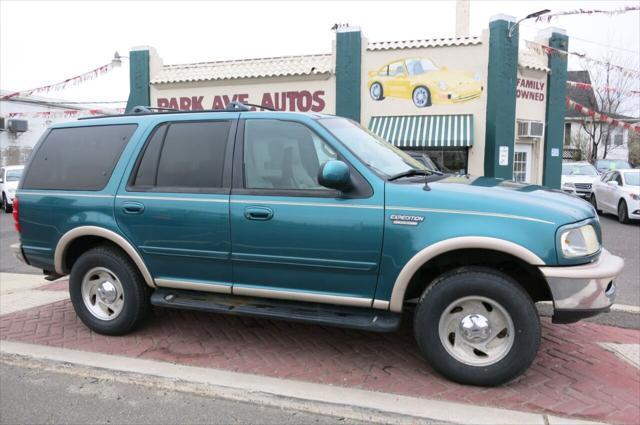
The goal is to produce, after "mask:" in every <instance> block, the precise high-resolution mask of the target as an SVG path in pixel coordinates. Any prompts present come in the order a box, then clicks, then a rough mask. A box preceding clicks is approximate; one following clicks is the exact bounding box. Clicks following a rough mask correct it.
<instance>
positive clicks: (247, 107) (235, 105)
mask: <svg viewBox="0 0 640 425" xmlns="http://www.w3.org/2000/svg"><path fill="white" fill-rule="evenodd" d="M252 107H254V108H260V109H264V110H267V111H275V109H272V108H269V107H267V106H262V105H255V104H253V103H242V102H236V101H233V102H229V103H227V105H226V106H225V107H224V109H198V110H195V111H192V110H180V109H174V108H156V107H152V106H142V105H138V106H135V107H133V109H132V110H131V112H129V113H125V114H117V115H102V116H99V117H96V116H91V117H81V118H78V120H88V119H96V118H110V117H130V116H133V115H155V114H193V113H201V112H249V111H251V108H252Z"/></svg>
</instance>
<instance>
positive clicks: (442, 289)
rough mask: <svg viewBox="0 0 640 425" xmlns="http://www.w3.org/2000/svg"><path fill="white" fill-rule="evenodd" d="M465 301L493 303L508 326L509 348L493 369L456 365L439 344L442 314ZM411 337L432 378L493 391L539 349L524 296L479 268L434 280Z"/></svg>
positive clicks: (532, 311)
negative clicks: (510, 326)
mask: <svg viewBox="0 0 640 425" xmlns="http://www.w3.org/2000/svg"><path fill="white" fill-rule="evenodd" d="M471 296H474V297H484V298H487V299H491V300H492V301H495V302H497V303H499V304H500V305H501V306H502V307H503V308H504V310H505V311H506V312H507V313H508V315H509V316H510V318H511V320H512V323H513V327H514V335H513V338H512V340H513V345H511V347H510V348H508V349H505V350H506V352H505V354H504V357H502V358H500V359H496V360H497V361H496V362H495V363H493V364H488V365H483V366H475V365H470V364H467V363H464V362H462V361H459V360H458V359H456V358H455V357H454V356H453V355H451V354H450V353H449V351H447V349H446V348H445V347H444V345H443V343H442V341H441V339H440V335H439V323H440V318H441V317H442V315H443V313H444V311H445V309H447V307H449V306H450V305H451V304H452V303H454V302H455V301H457V300H460V299H461V298H464V297H471ZM485 308H486V307H485ZM454 310H455V309H454ZM458 311H462V310H458ZM489 311H490V310H489ZM414 332H415V337H416V340H417V342H418V346H419V347H420V350H421V351H422V354H423V355H424V357H425V358H426V360H427V361H428V362H429V364H431V366H432V367H433V368H434V369H435V370H436V371H437V372H439V373H441V374H442V375H444V376H445V377H447V378H449V379H451V380H453V381H456V382H459V383H461V384H469V385H481V386H495V385H500V384H504V383H506V382H509V381H511V380H512V379H514V378H516V377H517V376H519V375H520V374H522V373H523V372H524V371H525V370H526V369H527V368H528V367H529V366H530V365H531V363H532V362H533V360H534V359H535V357H536V354H537V352H538V347H539V346H540V319H539V317H538V312H537V310H536V308H535V305H534V303H533V301H532V300H531V297H529V294H527V293H526V292H525V291H524V289H523V288H522V287H521V286H520V285H518V283H517V282H515V281H514V280H513V279H512V278H510V277H509V276H507V275H505V274H503V273H501V272H498V271H496V270H493V269H489V268H482V267H462V268H459V269H456V270H453V271H451V272H448V273H445V274H443V275H442V276H440V277H438V278H437V279H436V280H435V281H434V282H433V283H432V284H431V285H430V286H429V287H428V288H427V289H426V290H425V291H424V293H423V294H422V296H421V297H420V300H419V302H418V306H417V308H416V311H415V316H414ZM499 333H502V332H499ZM498 336H499V335H498ZM449 337H450V335H449ZM503 337H504V336H503ZM460 338H462V336H460Z"/></svg>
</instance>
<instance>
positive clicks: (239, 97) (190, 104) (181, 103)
mask: <svg viewBox="0 0 640 425" xmlns="http://www.w3.org/2000/svg"><path fill="white" fill-rule="evenodd" d="M232 101H236V102H242V103H253V104H256V105H261V106H264V107H265V108H269V109H275V110H276V111H297V112H309V111H313V112H322V111H324V109H325V106H326V102H325V92H324V90H316V91H308V90H299V91H282V92H264V93H262V94H261V95H259V96H258V98H255V97H254V96H252V95H250V94H249V93H237V94H233V95H226V94H223V95H213V96H199V95H196V96H180V97H158V98H157V101H156V106H157V107H159V108H172V109H180V110H191V111H196V110H202V109H224V107H225V106H226V105H227V104H228V103H229V102H232ZM252 109H253V110H255V109H256V108H252Z"/></svg>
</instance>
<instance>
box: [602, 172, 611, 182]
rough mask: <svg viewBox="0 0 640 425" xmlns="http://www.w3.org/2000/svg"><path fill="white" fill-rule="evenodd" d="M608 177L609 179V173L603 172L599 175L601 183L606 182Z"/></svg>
mask: <svg viewBox="0 0 640 425" xmlns="http://www.w3.org/2000/svg"><path fill="white" fill-rule="evenodd" d="M609 179H611V173H604V174H603V175H602V177H600V180H601V181H602V183H606V182H608V181H609Z"/></svg>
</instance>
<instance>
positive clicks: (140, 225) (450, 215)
mask: <svg viewBox="0 0 640 425" xmlns="http://www.w3.org/2000/svg"><path fill="white" fill-rule="evenodd" d="M136 111H137V113H132V114H130V115H124V116H115V117H103V118H91V119H85V120H78V121H75V122H70V123H64V124H56V125H54V126H53V127H52V128H51V129H50V130H48V131H47V132H46V134H44V135H43V137H42V139H41V140H40V142H39V143H38V145H37V146H36V148H35V149H34V151H33V154H32V156H31V159H30V161H29V163H28V165H27V167H26V169H25V172H24V175H23V178H22V180H21V183H20V186H19V188H18V191H17V196H16V198H15V200H14V212H13V213H14V218H15V224H16V228H17V229H18V231H19V232H20V244H16V245H14V246H13V249H14V251H15V253H16V254H17V255H18V257H20V258H21V259H22V260H23V261H25V262H26V263H28V264H30V265H32V266H33V267H37V268H40V269H43V270H44V273H45V274H46V275H48V276H49V278H50V279H53V278H56V277H59V276H63V275H67V274H68V275H70V279H69V290H70V295H71V301H72V303H73V306H74V307H75V311H76V313H77V314H78V316H79V317H80V319H81V320H82V321H83V322H84V323H85V324H86V325H87V326H88V327H89V328H91V329H92V330H94V331H95V332H98V333H102V334H109V335H121V334H125V333H127V332H130V331H132V330H133V329H134V328H135V327H137V326H138V325H140V324H141V323H142V322H143V321H144V319H145V317H146V316H148V315H149V313H150V310H151V306H152V305H153V306H158V307H167V308H179V309H190V310H199V311H205V312H215V313H225V314H235V315H248V316H254V317H266V318H277V319H286V320H293V321H298V322H309V323H318V324H323V325H335V326H343V327H349V328H355V329H362V330H370V331H379V332H388V331H394V330H396V329H397V328H398V326H399V325H400V322H401V318H402V317H403V315H404V316H405V317H411V318H412V321H413V330H414V332H415V338H416V340H417V343H418V346H419V347H420V350H421V352H422V353H423V355H424V357H425V358H426V360H427V361H428V362H429V363H430V364H431V365H432V366H433V367H434V368H435V369H436V370H437V371H439V372H440V373H442V374H443V375H445V376H447V377H449V378H451V379H453V380H456V381H458V382H462V383H468V384H476V385H497V384H501V383H504V382H507V381H509V380H511V379H513V378H514V377H516V376H518V375H519V374H521V373H522V372H523V371H524V370H526V368H527V367H528V366H529V365H530V364H531V362H532V361H533V359H534V357H535V355H536V352H537V350H538V346H539V343H540V321H539V318H538V314H537V310H536V308H535V305H534V303H536V302H538V301H552V302H553V308H554V315H553V321H554V322H556V323H570V322H574V321H576V320H579V319H580V318H583V317H587V316H592V315H594V314H597V313H599V312H603V311H606V310H607V309H608V308H609V307H610V305H611V303H612V302H613V298H614V294H615V285H614V279H615V278H616V276H617V275H618V274H619V273H620V270H621V269H622V267H623V260H622V259H620V258H618V257H615V256H613V255H611V254H610V253H609V252H607V251H606V250H605V249H604V248H602V242H601V241H602V238H601V231H600V224H599V221H598V216H597V215H596V212H595V211H594V209H593V207H592V206H591V205H590V204H588V203H587V202H585V201H583V200H580V199H576V198H575V197H572V196H570V195H567V194H564V193H562V192H561V191H557V190H549V189H545V188H543V187H540V186H534V185H524V184H518V183H515V182H512V181H505V180H500V179H493V178H484V177H478V178H474V177H469V176H455V177H454V176H447V175H443V174H440V173H438V172H434V171H431V170H429V169H427V168H426V167H425V166H424V165H423V164H422V163H421V162H419V161H416V160H415V159H413V158H412V157H411V156H409V155H407V154H405V153H403V152H402V151H400V150H398V149H396V148H395V147H393V146H391V145H390V144H388V143H386V142H385V141H383V140H381V139H379V138H377V137H376V136H374V135H372V134H371V133H369V132H368V131H367V130H365V129H363V128H361V127H360V126H359V125H358V124H356V123H354V122H352V121H350V120H347V119H344V118H339V117H334V116H328V115H318V114H302V113H286V112H269V111H249V110H248V108H247V107H246V105H241V104H232V105H230V107H228V108H227V109H226V110H224V111H203V112H183V113H181V112H173V111H162V112H155V113H152V112H150V111H149V110H148V109H145V108H137V110H136ZM371 337H372V338H375V335H373V334H372V336H371Z"/></svg>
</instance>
